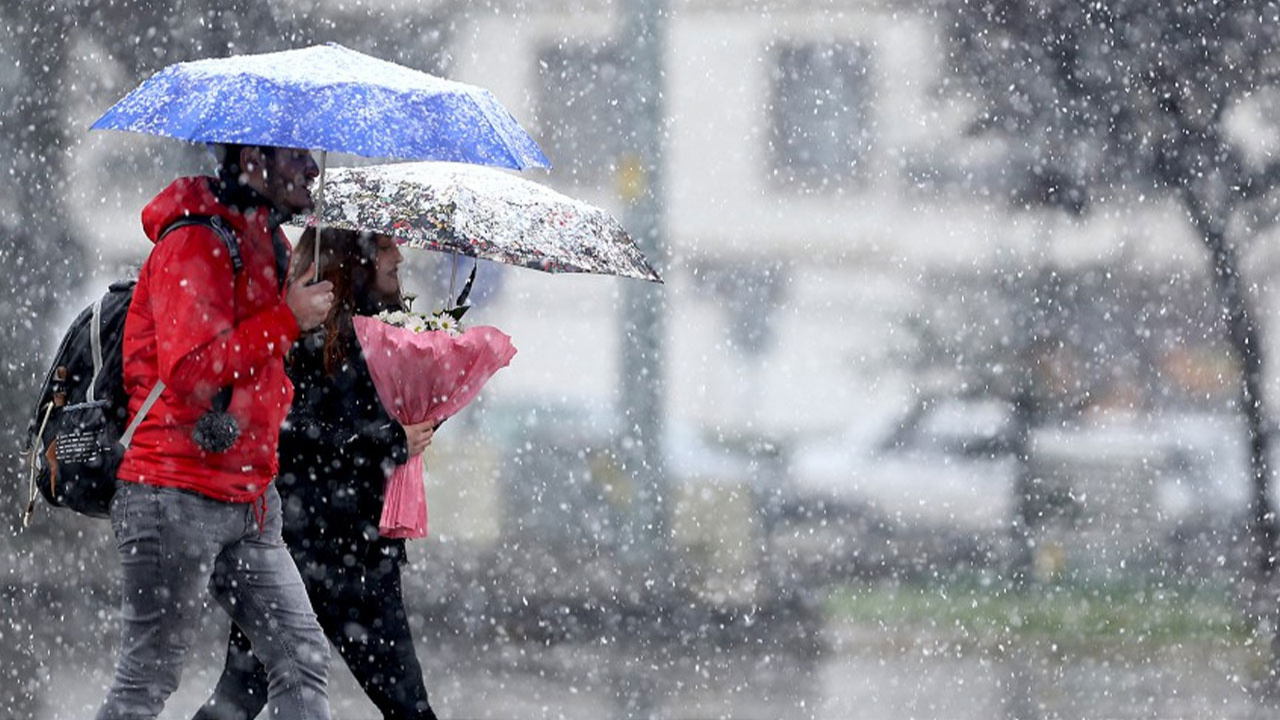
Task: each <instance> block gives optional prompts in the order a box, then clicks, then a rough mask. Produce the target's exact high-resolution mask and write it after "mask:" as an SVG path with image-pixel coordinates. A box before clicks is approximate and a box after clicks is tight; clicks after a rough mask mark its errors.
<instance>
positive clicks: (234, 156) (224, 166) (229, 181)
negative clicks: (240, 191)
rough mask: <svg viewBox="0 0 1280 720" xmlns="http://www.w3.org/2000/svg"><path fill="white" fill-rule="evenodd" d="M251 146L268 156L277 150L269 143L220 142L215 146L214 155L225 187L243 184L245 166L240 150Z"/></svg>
mask: <svg viewBox="0 0 1280 720" xmlns="http://www.w3.org/2000/svg"><path fill="white" fill-rule="evenodd" d="M251 147H257V148H258V149H259V150H261V151H262V154H263V155H265V156H267V157H270V156H271V155H272V154H273V153H274V152H275V150H276V149H275V148H274V147H271V146H269V145H239V144H236V143H219V144H217V145H214V146H213V155H214V157H215V158H217V160H218V179H219V180H220V181H222V185H223V187H229V188H233V187H237V186H239V185H240V184H241V183H240V173H241V172H242V171H243V168H241V167H240V151H242V150H244V149H245V148H251Z"/></svg>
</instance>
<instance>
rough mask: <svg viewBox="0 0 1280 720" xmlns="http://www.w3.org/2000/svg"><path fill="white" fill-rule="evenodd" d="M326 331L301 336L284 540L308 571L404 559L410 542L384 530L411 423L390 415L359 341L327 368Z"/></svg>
mask: <svg viewBox="0 0 1280 720" xmlns="http://www.w3.org/2000/svg"><path fill="white" fill-rule="evenodd" d="M324 337H325V334H324V332H323V331H319V332H314V333H310V334H308V335H305V336H304V337H303V338H301V339H300V340H299V341H298V342H297V343H296V344H295V345H294V349H293V357H292V360H291V362H290V364H289V366H288V372H289V377H290V379H291V380H293V384H294V397H293V407H292V408H291V409H290V411H289V417H288V419H287V420H286V421H285V423H284V425H283V427H282V428H281V431H280V479H279V482H278V484H279V489H280V497H281V499H282V500H283V502H284V540H285V543H286V544H287V545H288V546H289V549H290V550H291V551H292V552H293V554H294V558H295V559H296V560H297V561H298V564H299V566H300V567H301V568H302V570H303V572H304V573H305V572H308V567H307V566H308V565H309V564H312V565H315V566H317V567H313V568H311V571H313V572H324V569H325V567H326V566H334V565H341V566H346V567H352V566H353V565H355V564H360V565H365V566H366V567H376V566H378V565H379V564H381V562H382V561H385V560H387V559H392V560H393V561H395V562H399V561H400V560H402V559H403V558H404V540H394V539H387V538H382V537H380V536H379V535H378V518H379V517H381V515H382V495H383V486H384V485H385V483H386V479H387V476H388V475H389V474H390V472H391V470H392V469H393V468H394V467H395V466H396V465H398V464H403V463H404V462H405V461H407V460H408V449H407V446H406V442H405V434H404V429H403V428H402V427H401V426H400V423H398V422H396V421H395V420H393V419H392V418H391V416H390V415H388V414H387V411H386V410H385V409H384V408H383V407H382V403H381V402H380V401H379V400H378V393H377V390H376V389H375V387H374V385H373V379H372V378H371V377H370V376H369V368H368V366H367V365H366V364H365V361H364V357H363V356H362V355H361V352H360V346H359V343H357V342H356V340H355V338H354V337H353V338H351V340H350V344H349V346H348V347H347V354H346V362H345V364H344V365H343V366H342V367H341V368H340V369H339V371H338V372H337V373H336V374H335V375H333V376H330V375H328V374H327V373H326V372H325V368H324Z"/></svg>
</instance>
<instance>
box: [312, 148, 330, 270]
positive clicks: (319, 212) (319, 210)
mask: <svg viewBox="0 0 1280 720" xmlns="http://www.w3.org/2000/svg"><path fill="white" fill-rule="evenodd" d="M328 156H329V151H328V150H321V151H320V163H319V165H320V176H319V177H317V178H316V250H315V257H314V258H312V261H311V263H312V267H314V268H315V269H316V274H315V279H314V280H312V282H320V232H321V231H322V230H324V166H325V161H326V160H327V159H328Z"/></svg>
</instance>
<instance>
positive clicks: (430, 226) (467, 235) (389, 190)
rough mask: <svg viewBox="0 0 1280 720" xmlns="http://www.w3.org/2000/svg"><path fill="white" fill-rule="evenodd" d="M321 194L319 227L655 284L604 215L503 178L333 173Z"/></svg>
mask: <svg viewBox="0 0 1280 720" xmlns="http://www.w3.org/2000/svg"><path fill="white" fill-rule="evenodd" d="M327 192H328V194H329V201H328V202H327V204H326V205H325V207H324V208H323V209H322V210H321V212H322V214H323V217H322V218H319V220H322V221H323V224H324V225H325V226H329V227H338V228H345V229H347V230H369V231H375V232H380V233H383V234H386V235H390V236H392V237H395V238H397V239H399V240H401V241H402V242H404V243H405V244H407V245H409V246H410V247H419V248H425V249H427V250H439V251H442V252H448V253H455V254H458V255H468V256H471V257H476V258H482V259H485V260H492V261H494V262H500V263H505V264H508V265H516V266H521V267H528V268H533V269H535V270H542V271H544V272H552V273H562V272H585V273H597V274H602V275H619V276H622V277H631V278H638V279H641V280H649V281H652V282H659V283H660V282H662V279H661V278H660V277H659V276H658V273H657V272H655V271H654V270H653V268H652V267H650V266H649V263H648V261H646V260H645V258H644V255H643V254H642V253H641V252H640V249H639V248H638V247H636V245H635V243H634V242H633V241H632V240H631V237H630V236H629V235H628V234H627V232H626V230H624V229H623V228H622V226H621V225H620V224H619V223H618V221H617V220H616V219H615V218H614V217H613V216H612V215H610V214H609V213H608V212H606V211H604V210H603V209H601V208H599V207H596V206H594V205H590V204H588V203H585V202H581V201H579V200H575V199H573V198H570V197H568V196H565V195H563V194H561V193H558V192H556V191H554V190H552V189H551V188H548V187H546V186H545V185H541V184H539V183H535V182H531V181H529V180H525V179H523V178H519V177H516V176H515V175H512V174H511V173H506V172H502V171H499V170H493V169H490V168H484V167H478V166H475V165H464V164H460V163H448V162H417V163H397V164H392V165H378V166H371V167H359V168H337V169H335V170H333V171H331V173H330V179H329V184H328V191H327ZM317 220H318V219H317V218H316V217H315V215H314V214H313V215H310V216H305V217H300V218H298V222H300V223H304V224H310V225H314V224H317Z"/></svg>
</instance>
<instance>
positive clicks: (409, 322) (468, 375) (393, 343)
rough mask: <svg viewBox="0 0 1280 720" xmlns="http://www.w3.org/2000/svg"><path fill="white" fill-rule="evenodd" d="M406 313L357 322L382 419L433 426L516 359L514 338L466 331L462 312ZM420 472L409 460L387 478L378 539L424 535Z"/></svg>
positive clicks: (417, 459)
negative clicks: (383, 413) (383, 414)
mask: <svg viewBox="0 0 1280 720" xmlns="http://www.w3.org/2000/svg"><path fill="white" fill-rule="evenodd" d="M465 310H466V306H462V307H460V308H456V309H455V310H453V311H440V312H436V313H433V314H432V315H421V314H418V313H411V312H404V311H398V310H397V311H390V312H382V313H379V314H378V315H376V316H373V317H361V316H357V317H355V318H353V321H354V323H355V330H356V338H357V339H358V340H359V342H360V347H361V348H362V349H363V350H364V355H365V360H366V362H367V364H368V366H369V374H370V376H372V378H373V384H374V386H375V387H376V388H377V390H378V398H379V399H380V400H381V401H382V404H383V406H384V407H386V409H387V412H388V413H389V414H390V415H391V416H392V417H393V418H395V419H396V420H398V421H399V422H400V423H401V424H402V425H415V424H417V423H422V422H427V421H432V422H434V423H435V424H436V425H439V424H440V423H442V422H444V421H445V419H446V418H448V417H450V416H452V415H454V414H455V413H457V412H458V411H459V410H461V409H462V408H463V407H465V406H466V405H467V403H469V402H471V401H472V400H473V399H475V397H476V395H477V394H478V393H479V392H480V388H481V387H483V386H484V384H485V383H486V382H487V381H488V380H489V378H491V377H493V374H494V373H496V372H497V371H498V370H501V369H502V368H504V367H506V366H507V363H509V362H511V358H512V357H513V356H514V355H515V354H516V349H515V347H514V346H512V344H511V338H509V337H507V336H506V335H505V334H503V333H502V331H500V330H498V329H497V328H492V327H474V328H469V329H466V330H463V329H462V327H461V326H460V325H459V320H460V317H461V312H460V311H465ZM424 473H425V466H424V464H423V461H422V456H421V455H415V456H413V457H411V458H409V461H408V462H407V463H405V464H404V465H400V466H398V467H397V468H396V469H395V470H394V471H393V472H392V474H391V477H390V478H388V479H387V485H386V490H385V492H384V496H383V502H382V518H381V519H380V521H379V523H378V531H379V532H380V533H381V534H382V536H383V537H391V538H421V537H426V535H427V499H426V488H425V487H424V481H425V476H424Z"/></svg>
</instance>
